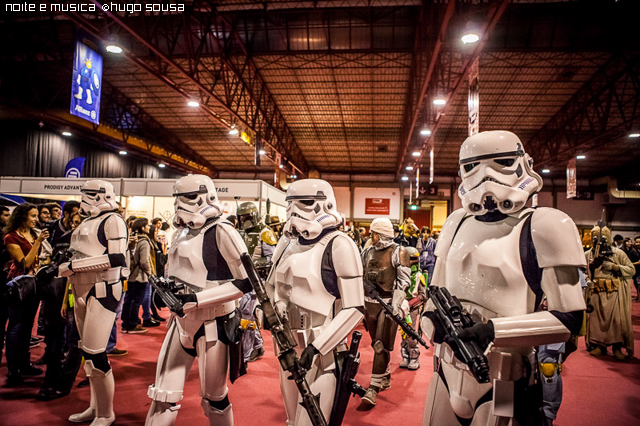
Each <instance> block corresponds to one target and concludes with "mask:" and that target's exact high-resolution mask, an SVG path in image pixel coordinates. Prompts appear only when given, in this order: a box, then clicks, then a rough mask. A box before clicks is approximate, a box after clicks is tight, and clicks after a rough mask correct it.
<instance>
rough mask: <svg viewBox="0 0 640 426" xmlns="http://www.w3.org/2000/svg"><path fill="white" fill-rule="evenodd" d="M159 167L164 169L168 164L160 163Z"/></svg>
mask: <svg viewBox="0 0 640 426" xmlns="http://www.w3.org/2000/svg"><path fill="white" fill-rule="evenodd" d="M158 167H160V168H161V169H164V168H165V167H167V165H166V164H164V163H160V164H158Z"/></svg>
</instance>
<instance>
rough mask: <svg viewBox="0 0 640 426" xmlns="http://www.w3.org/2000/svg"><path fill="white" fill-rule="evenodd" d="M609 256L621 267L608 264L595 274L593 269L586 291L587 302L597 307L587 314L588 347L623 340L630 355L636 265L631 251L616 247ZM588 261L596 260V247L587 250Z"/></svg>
mask: <svg viewBox="0 0 640 426" xmlns="http://www.w3.org/2000/svg"><path fill="white" fill-rule="evenodd" d="M612 250H613V255H612V256H611V257H610V258H609V259H611V261H612V262H613V264H615V265H618V267H619V270H618V271H613V270H611V269H608V268H606V265H605V264H603V265H602V266H600V267H598V268H597V269H596V270H595V271H594V273H593V276H591V272H589V275H590V276H589V280H588V287H587V292H586V298H587V304H588V305H591V306H593V311H592V312H591V313H588V314H587V335H586V343H587V347H589V346H590V345H600V346H610V345H612V344H615V343H623V344H624V346H625V347H626V349H627V354H628V355H629V356H632V355H633V329H632V326H631V285H632V277H633V274H634V273H635V268H634V266H633V264H632V263H631V261H630V260H629V258H628V257H627V255H626V254H625V253H624V252H623V251H622V250H619V249H617V248H612ZM585 255H586V258H587V264H589V263H590V262H591V261H592V257H593V254H592V251H591V250H589V251H587V252H586V253H585Z"/></svg>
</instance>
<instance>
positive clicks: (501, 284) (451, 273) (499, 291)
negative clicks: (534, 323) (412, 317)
mask: <svg viewBox="0 0 640 426" xmlns="http://www.w3.org/2000/svg"><path fill="white" fill-rule="evenodd" d="M519 216H520V217H517V216H508V217H507V218H506V219H503V220H501V221H498V222H481V221H478V220H476V219H475V218H473V217H470V218H467V219H466V220H465V221H464V222H463V223H462V225H461V226H460V229H459V230H458V232H457V234H456V236H455V237H454V240H453V242H452V244H451V247H450V249H449V252H448V253H447V257H446V274H445V275H446V283H444V284H445V286H446V287H447V288H448V289H449V291H450V292H451V293H452V294H455V295H456V296H457V297H458V299H460V301H461V302H463V303H465V302H467V303H470V304H472V305H475V306H478V307H480V308H483V309H480V312H481V313H482V315H483V316H485V317H487V318H492V317H496V316H500V317H502V316H511V315H522V314H526V313H531V312H533V310H534V306H533V305H534V304H535V295H534V293H533V291H531V290H530V288H529V285H528V284H527V281H526V279H525V276H524V272H523V270H522V263H521V258H520V234H521V231H522V228H523V225H524V223H525V219H526V217H527V216H528V215H519ZM487 311H488V312H487Z"/></svg>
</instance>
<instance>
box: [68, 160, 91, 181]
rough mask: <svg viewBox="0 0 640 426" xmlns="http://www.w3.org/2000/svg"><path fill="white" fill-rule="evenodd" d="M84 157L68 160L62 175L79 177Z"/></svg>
mask: <svg viewBox="0 0 640 426" xmlns="http://www.w3.org/2000/svg"><path fill="white" fill-rule="evenodd" d="M85 161H86V158H84V157H76V158H72V159H71V160H69V162H68V163H67V165H66V167H65V168H64V177H66V178H81V177H82V169H84V162H85Z"/></svg>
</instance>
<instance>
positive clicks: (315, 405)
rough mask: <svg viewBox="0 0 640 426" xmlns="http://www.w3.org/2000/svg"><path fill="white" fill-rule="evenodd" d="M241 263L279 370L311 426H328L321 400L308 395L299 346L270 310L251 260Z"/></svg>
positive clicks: (310, 394)
mask: <svg viewBox="0 0 640 426" xmlns="http://www.w3.org/2000/svg"><path fill="white" fill-rule="evenodd" d="M240 260H241V261H242V266H244V269H245V270H246V271H247V275H248V277H249V281H250V282H251V285H252V286H253V290H254V291H255V292H256V296H257V299H258V302H259V303H260V306H261V307H262V311H263V312H264V322H265V323H267V324H268V326H269V331H270V332H271V335H272V336H273V340H274V341H275V342H276V343H277V345H278V349H279V350H280V354H279V355H278V361H280V366H281V367H282V370H283V371H287V372H289V374H291V378H292V379H293V381H294V382H295V384H296V386H297V387H298V391H299V392H300V395H301V396H302V406H303V407H304V408H305V410H306V411H307V414H308V415H309V418H310V419H311V423H312V424H313V426H327V421H326V420H325V418H324V416H323V415H322V411H321V410H320V398H319V397H318V395H314V394H313V393H312V392H311V387H309V383H307V379H306V374H307V371H306V370H305V369H304V368H302V366H301V365H300V359H299V358H298V356H297V355H296V351H295V349H294V348H295V347H296V346H297V344H298V343H297V341H296V339H295V337H294V336H293V332H292V331H291V328H290V327H289V324H288V323H287V322H286V321H285V320H283V319H282V318H281V317H280V315H279V314H278V312H277V311H276V309H275V307H274V306H273V303H272V302H271V298H270V297H269V294H268V293H267V290H266V288H265V286H264V283H263V282H262V280H261V279H260V277H259V275H258V272H257V271H256V268H255V265H254V264H253V261H252V260H251V256H249V254H248V253H243V254H242V255H241V256H240Z"/></svg>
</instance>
